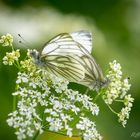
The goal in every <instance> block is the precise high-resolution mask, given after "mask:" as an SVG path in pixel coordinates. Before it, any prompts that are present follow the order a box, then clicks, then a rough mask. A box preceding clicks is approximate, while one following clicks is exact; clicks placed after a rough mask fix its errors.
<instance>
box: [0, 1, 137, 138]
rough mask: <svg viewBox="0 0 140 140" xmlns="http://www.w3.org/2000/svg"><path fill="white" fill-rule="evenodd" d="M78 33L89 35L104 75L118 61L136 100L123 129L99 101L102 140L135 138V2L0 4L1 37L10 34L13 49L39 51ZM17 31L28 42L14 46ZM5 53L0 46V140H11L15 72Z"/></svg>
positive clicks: (1, 2) (29, 2)
mask: <svg viewBox="0 0 140 140" xmlns="http://www.w3.org/2000/svg"><path fill="white" fill-rule="evenodd" d="M83 29H85V30H89V31H91V32H92V33H93V46H94V47H93V55H94V57H95V58H96V59H97V62H98V63H99V64H100V65H101V67H102V69H103V71H105V70H106V69H107V68H108V63H109V62H110V61H112V60H114V59H116V60H117V61H118V62H120V63H121V65H122V68H123V69H122V70H123V72H124V74H125V76H126V77H130V83H131V84H132V87H131V90H130V91H129V93H131V94H132V96H133V97H134V98H135V102H134V106H133V108H132V112H131V114H130V119H129V121H128V124H127V126H126V128H123V127H122V126H121V125H120V124H119V123H118V122H117V117H116V116H115V115H114V114H112V113H111V112H110V110H109V109H108V108H107V106H106V105H105V104H104V103H103V102H102V101H99V103H100V104H101V107H100V109H101V112H100V115H99V117H98V118H97V120H96V124H97V128H98V130H99V132H100V133H101V134H102V136H103V137H104V140H118V139H119V140H126V139H127V140H134V139H140V104H139V103H140V86H139V84H140V74H139V71H140V39H139V38H140V0H77V1H76V0H65V1H64V0H39V1H34V0H1V1H0V35H3V34H6V33H11V34H12V35H13V36H14V38H15V46H16V47H18V48H24V47H30V48H39V47H41V46H42V45H43V44H44V43H45V42H46V41H47V40H48V39H50V38H51V37H53V36H55V35H56V34H58V33H61V32H72V31H78V30H83ZM18 33H20V34H21V35H22V37H23V38H24V39H25V40H26V41H27V42H25V45H21V44H19V43H18V41H19V40H21V39H20V38H18V35H17V34H18ZM6 51H8V48H4V47H1V46H0V112H1V113H0V140H4V139H6V140H16V136H15V135H14V130H13V129H12V128H10V127H8V125H7V123H6V119H7V114H8V113H9V112H11V110H12V95H11V93H12V92H13V91H14V87H15V79H16V69H15V68H14V67H8V66H3V65H2V57H3V56H4V54H5V52H6ZM72 87H73V88H77V87H76V85H72ZM91 94H92V92H91ZM134 134H139V135H137V136H136V137H135V135H134Z"/></svg>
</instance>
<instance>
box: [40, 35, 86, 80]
mask: <svg viewBox="0 0 140 140" xmlns="http://www.w3.org/2000/svg"><path fill="white" fill-rule="evenodd" d="M83 51H84V50H83ZM83 51H81V47H80V44H78V43H77V42H76V41H75V40H73V38H72V36H71V35H70V34H67V33H63V34H60V35H58V36H56V37H55V38H54V39H52V40H51V41H50V42H48V43H47V44H46V46H45V47H44V48H43V50H42V52H41V60H42V61H43V62H45V64H46V67H45V68H46V69H47V70H48V71H50V72H51V73H54V74H55V75H57V76H62V77H64V78H66V79H68V80H69V81H72V82H78V81H81V80H82V79H83V78H84V76H85V69H84V67H83V66H82V65H81V60H80V56H83V55H84V54H83ZM86 51H87V50H86ZM85 53H86V52H85Z"/></svg>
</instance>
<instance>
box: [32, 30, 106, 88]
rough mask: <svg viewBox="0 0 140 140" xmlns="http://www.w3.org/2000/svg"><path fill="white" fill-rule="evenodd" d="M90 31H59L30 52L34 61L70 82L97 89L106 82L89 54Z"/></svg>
mask: <svg viewBox="0 0 140 140" xmlns="http://www.w3.org/2000/svg"><path fill="white" fill-rule="evenodd" d="M91 51H92V35H91V33H90V32H88V31H78V32H73V33H62V34H59V35H57V36H56V37H54V38H53V39H51V40H50V41H49V42H47V43H46V44H45V45H44V46H43V48H42V49H41V50H40V51H39V52H38V51H35V50H33V51H31V52H30V55H31V57H32V58H33V59H34V62H35V64H37V65H38V66H41V67H43V68H45V69H46V70H47V71H48V72H50V73H53V74H54V75H56V76H59V77H60V76H61V77H63V78H65V79H67V80H69V81H70V82H76V83H79V84H82V85H85V86H87V87H89V88H90V89H93V90H99V89H100V88H101V87H103V86H105V85H106V83H107V82H106V80H105V78H104V76H103V73H102V70H101V68H100V66H99V65H98V64H97V63H96V61H95V59H94V58H93V57H92V56H91Z"/></svg>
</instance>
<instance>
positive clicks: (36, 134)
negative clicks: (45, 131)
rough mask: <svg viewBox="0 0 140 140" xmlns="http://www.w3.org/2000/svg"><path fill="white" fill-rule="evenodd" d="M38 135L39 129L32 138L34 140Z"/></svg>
mask: <svg viewBox="0 0 140 140" xmlns="http://www.w3.org/2000/svg"><path fill="white" fill-rule="evenodd" d="M38 135H39V131H37V132H36V134H35V135H34V137H33V139H32V140H36V138H37V137H38Z"/></svg>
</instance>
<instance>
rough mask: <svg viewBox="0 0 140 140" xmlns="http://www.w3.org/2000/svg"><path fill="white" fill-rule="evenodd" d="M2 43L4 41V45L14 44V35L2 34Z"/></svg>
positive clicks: (0, 41)
mask: <svg viewBox="0 0 140 140" xmlns="http://www.w3.org/2000/svg"><path fill="white" fill-rule="evenodd" d="M0 43H2V46H12V44H13V36H12V35H11V34H9V33H7V34H6V35H3V36H1V38H0Z"/></svg>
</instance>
